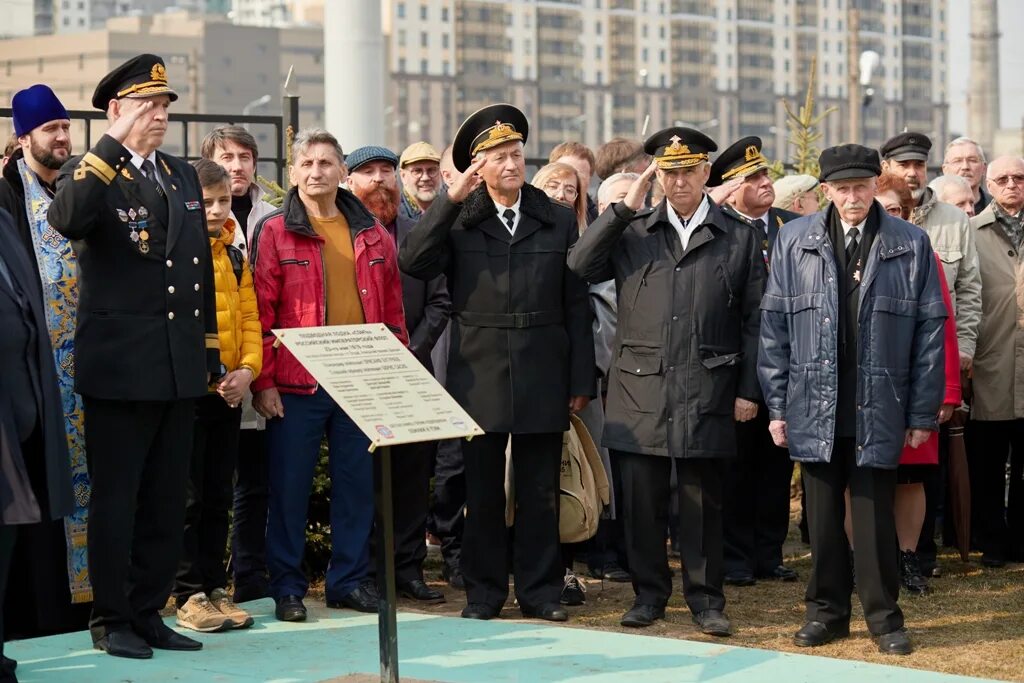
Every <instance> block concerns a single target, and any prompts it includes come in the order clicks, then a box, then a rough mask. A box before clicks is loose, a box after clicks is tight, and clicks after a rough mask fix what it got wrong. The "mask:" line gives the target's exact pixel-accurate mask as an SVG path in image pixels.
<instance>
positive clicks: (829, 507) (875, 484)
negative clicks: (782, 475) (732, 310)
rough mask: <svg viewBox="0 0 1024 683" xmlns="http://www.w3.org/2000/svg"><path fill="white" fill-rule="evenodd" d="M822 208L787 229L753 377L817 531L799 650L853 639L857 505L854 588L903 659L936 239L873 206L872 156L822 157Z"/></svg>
mask: <svg viewBox="0 0 1024 683" xmlns="http://www.w3.org/2000/svg"><path fill="white" fill-rule="evenodd" d="M820 162H821V182H822V189H823V190H824V192H825V196H826V197H827V198H828V199H829V202H830V203H829V205H828V206H827V207H826V208H825V210H824V211H821V212H819V213H816V214H813V215H811V216H806V217H804V218H801V219H798V220H796V221H793V222H791V223H787V224H786V228H785V229H784V230H781V231H780V232H779V238H778V242H777V243H776V248H775V254H776V256H775V258H774V259H773V260H772V269H771V273H770V274H769V277H768V288H767V291H766V292H765V295H764V298H763V299H762V302H761V311H762V319H761V345H760V351H759V357H758V378H759V380H760V382H761V388H762V390H763V391H764V396H765V403H766V404H767V406H768V412H769V419H770V420H771V422H770V423H769V430H770V431H771V433H772V437H773V439H774V440H775V443H776V444H777V445H779V446H787V445H788V447H789V451H790V457H791V458H792V459H793V460H796V461H798V462H800V463H802V465H801V467H802V471H803V477H804V484H805V487H806V492H807V512H808V521H809V527H810V537H811V555H812V557H813V561H812V565H811V577H810V581H809V582H808V585H807V593H806V595H805V603H806V607H807V623H806V624H805V625H804V627H803V628H801V629H800V630H799V631H798V632H797V634H796V636H795V642H796V644H797V645H800V646H805V647H813V646H817V645H824V644H825V643H828V642H830V641H832V640H834V639H836V638H842V637H846V636H848V635H849V633H850V596H851V593H852V591H853V576H852V575H851V572H850V564H849V563H850V559H849V553H850V548H849V547H848V545H847V541H846V535H845V534H844V532H843V518H844V516H845V505H844V500H843V492H844V491H845V490H846V488H847V487H849V489H850V497H851V501H852V508H851V509H852V512H851V514H852V521H853V546H854V548H856V553H855V554H854V569H855V571H856V576H857V592H858V594H859V596H860V600H861V604H862V606H863V608H864V617H865V620H866V621H867V624H868V629H869V630H870V631H871V634H872V635H873V636H875V637H876V638H877V639H878V646H879V649H880V651H881V652H883V653H887V654H909V653H910V652H911V651H912V646H911V643H910V639H909V637H908V635H907V632H906V629H905V628H904V627H903V613H902V612H901V611H900V608H899V605H898V604H897V597H898V595H899V573H898V570H897V566H898V562H897V561H898V557H897V555H898V547H897V543H896V528H895V522H894V519H893V497H894V494H895V489H896V466H897V464H898V463H899V459H900V453H901V451H902V450H903V447H904V446H905V445H911V446H914V447H917V446H919V445H921V444H922V443H924V442H925V440H926V439H927V438H928V436H929V434H930V432H932V431H935V430H937V429H938V424H937V415H938V412H939V407H940V405H941V403H942V396H943V382H944V374H943V361H944V355H943V354H944V350H943V336H942V335H943V321H944V319H945V317H946V314H947V313H946V308H945V305H944V304H943V300H942V290H941V285H940V277H939V272H938V269H937V266H936V265H935V256H934V255H933V252H932V248H931V244H930V243H929V241H928V235H927V234H926V233H925V232H924V231H923V230H921V229H920V228H917V227H915V226H913V225H911V224H910V223H907V222H905V221H902V220H900V219H898V218H894V217H892V216H890V215H888V214H886V213H885V211H883V210H882V208H881V206H880V205H879V204H877V203H876V202H875V201H874V199H873V198H874V193H875V183H876V176H878V175H879V174H880V172H881V165H880V162H879V159H878V152H877V151H875V150H873V149H868V148H866V147H862V146H860V145H841V146H839V147H832V148H829V149H826V150H825V151H824V152H822V153H821V159H820Z"/></svg>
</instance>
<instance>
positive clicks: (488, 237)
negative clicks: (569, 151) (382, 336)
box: [399, 104, 595, 621]
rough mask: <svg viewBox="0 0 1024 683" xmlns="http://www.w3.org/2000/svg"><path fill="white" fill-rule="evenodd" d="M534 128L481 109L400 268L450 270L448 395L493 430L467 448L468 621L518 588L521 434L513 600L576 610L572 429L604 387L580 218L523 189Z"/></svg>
mask: <svg viewBox="0 0 1024 683" xmlns="http://www.w3.org/2000/svg"><path fill="white" fill-rule="evenodd" d="M527 128H528V123H527V120H526V117H525V116H524V115H523V113H522V112H520V111H519V110H518V109H516V108H515V107H513V106H512V105H509V104H498V105H492V106H489V107H485V108H484V109H481V110H480V111H478V112H476V113H475V114H473V115H472V116H470V117H469V118H468V119H467V120H466V122H465V123H463V124H462V127H461V128H460V129H459V132H458V134H457V135H456V137H455V143H454V150H453V153H454V161H455V165H456V167H457V168H458V169H459V170H461V171H465V175H464V176H463V177H462V178H461V179H459V180H458V181H456V182H455V183H454V184H453V185H452V186H451V187H450V188H449V190H448V194H447V196H445V197H439V198H438V199H437V200H435V201H434V203H433V204H432V205H431V206H430V208H429V209H428V210H427V212H426V213H424V214H423V216H422V217H421V218H420V221H419V224H418V225H417V226H416V227H415V228H413V230H412V232H411V233H409V236H408V237H407V238H406V241H405V244H404V245H403V246H402V249H401V252H400V255H399V265H400V267H401V268H402V270H403V271H404V272H406V273H408V274H410V275H413V276H415V277H418V278H420V279H431V278H434V277H437V276H438V275H440V274H442V273H444V274H445V275H446V276H447V279H448V290H449V292H450V294H451V298H452V324H451V347H450V352H449V360H448V381H447V389H448V391H449V392H450V393H451V395H452V396H453V397H454V398H455V399H456V400H457V401H458V402H459V403H460V404H461V405H462V406H463V407H464V408H465V409H466V410H467V411H468V412H469V414H470V415H472V416H473V419H474V420H476V421H477V423H478V424H479V425H480V426H481V427H482V428H483V429H484V430H485V431H486V432H487V434H486V435H484V436H478V437H476V438H474V439H473V440H472V441H469V442H465V443H463V445H462V449H463V455H464V457H465V467H466V526H465V535H464V538H463V545H462V547H463V551H462V556H461V568H462V572H463V575H464V577H465V581H466V592H467V594H468V604H467V606H466V608H465V610H463V612H462V616H463V617H467V618H471V619H491V618H493V617H496V616H497V615H498V613H499V612H500V611H501V608H502V606H503V605H504V603H505V600H506V598H507V596H508V552H509V548H508V547H507V546H508V543H507V534H506V531H505V496H504V477H505V446H506V444H507V442H508V438H509V435H510V434H511V435H512V461H513V466H514V472H515V474H514V480H515V481H514V487H515V496H516V530H515V551H514V553H513V556H514V559H513V562H514V565H513V566H514V572H515V586H516V597H517V598H518V599H519V606H520V608H521V609H522V612H523V615H524V616H528V617H538V618H542V619H548V620H552V621H564V620H565V619H567V618H568V614H567V613H566V611H565V609H564V608H563V607H562V606H561V605H560V604H559V596H560V595H561V591H562V579H563V576H564V571H563V567H562V562H561V554H560V546H559V537H558V508H557V506H558V483H559V469H560V463H561V457H560V456H561V448H562V432H564V431H565V430H566V429H568V427H569V412H570V410H572V411H576V410H580V409H582V408H583V407H584V406H585V405H586V404H587V402H588V400H589V397H590V396H591V395H592V394H593V391H594V386H595V376H594V342H593V336H592V332H591V313H590V306H589V304H588V302H587V285H586V283H585V282H584V281H583V280H582V279H580V278H578V277H576V276H575V275H574V274H573V273H571V272H570V271H569V269H568V268H567V267H566V263H565V259H566V253H567V252H568V250H569V247H570V246H571V245H572V244H573V243H574V242H575V241H576V238H577V228H576V222H575V218H574V216H573V214H572V212H571V211H570V210H569V209H567V208H566V207H563V206H561V205H558V204H556V203H554V202H552V201H551V200H549V199H548V197H547V196H546V195H545V194H544V193H543V192H541V191H540V190H538V189H536V188H534V187H532V186H530V185H527V184H526V183H525V173H526V168H525V161H524V158H523V143H524V142H525V141H526V136H527Z"/></svg>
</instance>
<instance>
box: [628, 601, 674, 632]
mask: <svg viewBox="0 0 1024 683" xmlns="http://www.w3.org/2000/svg"><path fill="white" fill-rule="evenodd" d="M664 618H665V608H664V607H655V606H654V605H633V607H631V608H630V610H629V611H628V612H626V613H625V614H623V615H622V619H620V620H619V623H620V624H621V625H623V626H629V627H630V628H643V627H645V626H650V625H651V624H653V623H654V622H655V621H657V620H658V619H664Z"/></svg>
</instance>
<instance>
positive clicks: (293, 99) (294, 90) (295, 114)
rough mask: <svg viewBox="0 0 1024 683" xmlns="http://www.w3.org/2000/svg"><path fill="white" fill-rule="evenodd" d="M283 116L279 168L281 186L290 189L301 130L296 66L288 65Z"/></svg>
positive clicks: (282, 101) (283, 99) (279, 140)
mask: <svg viewBox="0 0 1024 683" xmlns="http://www.w3.org/2000/svg"><path fill="white" fill-rule="evenodd" d="M281 116H282V123H283V124H284V130H283V131H280V132H281V133H283V146H284V150H283V151H284V154H279V155H278V158H279V159H282V162H281V165H280V167H279V168H278V173H279V179H278V182H279V183H280V185H281V187H283V188H284V189H286V190H287V189H288V186H289V184H290V183H289V182H288V167H289V166H291V165H292V143H293V142H295V134H296V133H297V132H299V84H298V82H297V81H296V80H295V67H294V66H290V67H288V76H287V77H286V78H285V80H284V97H283V98H282V99H281ZM281 144H282V141H281V138H280V137H279V138H278V149H280V146H281Z"/></svg>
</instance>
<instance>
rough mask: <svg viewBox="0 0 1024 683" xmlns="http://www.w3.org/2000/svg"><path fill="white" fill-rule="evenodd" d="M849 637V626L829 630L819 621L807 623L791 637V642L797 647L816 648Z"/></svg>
mask: <svg viewBox="0 0 1024 683" xmlns="http://www.w3.org/2000/svg"><path fill="white" fill-rule="evenodd" d="M849 635H850V625H849V624H845V625H843V626H838V625H837V626H833V627H832V628H829V627H828V626H826V625H825V624H823V623H822V622H820V621H808V622H807V623H806V624H804V627H803V628H802V629H800V630H799V631H797V632H796V635H795V636H793V642H794V643H795V644H796V646H797V647H818V646H819V645H825V644H826V643H831V642H832V641H833V640H836V639H837V638H846V637H847V636H849Z"/></svg>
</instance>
